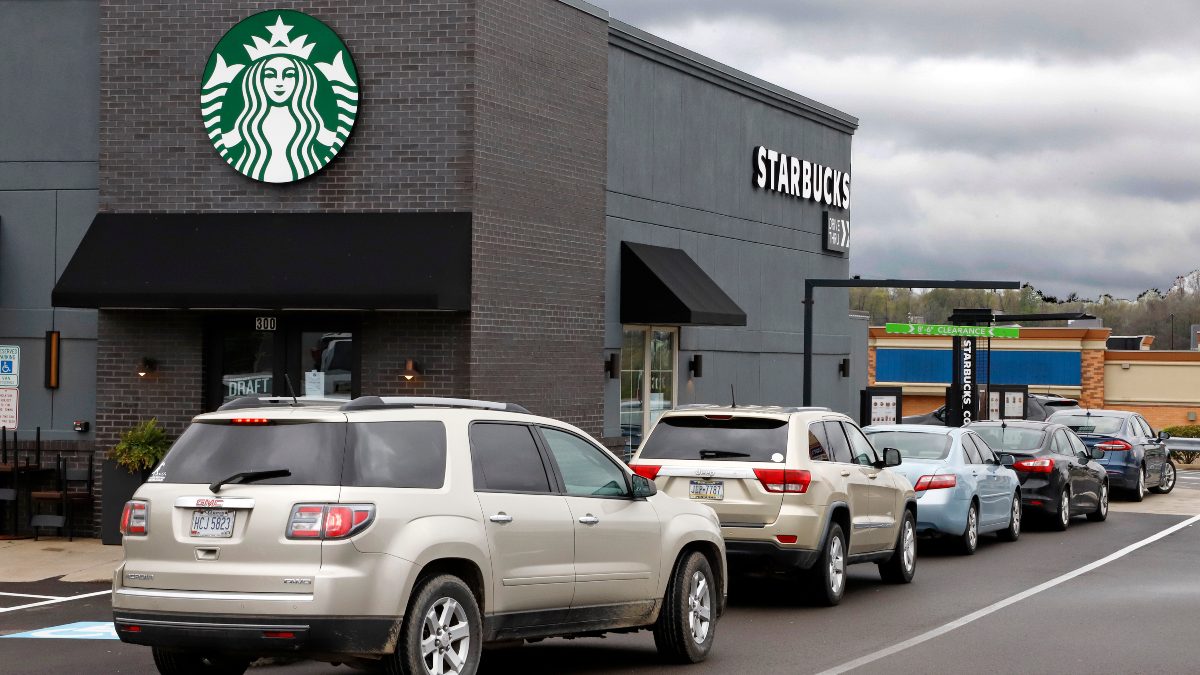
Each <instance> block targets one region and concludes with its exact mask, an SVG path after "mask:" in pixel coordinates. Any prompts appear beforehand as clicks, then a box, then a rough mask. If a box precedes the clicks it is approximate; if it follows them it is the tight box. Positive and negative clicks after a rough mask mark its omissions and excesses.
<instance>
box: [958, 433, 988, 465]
mask: <svg viewBox="0 0 1200 675" xmlns="http://www.w3.org/2000/svg"><path fill="white" fill-rule="evenodd" d="M962 446H963V452H964V453H966V455H967V463H968V464H983V458H982V457H980V456H979V448H977V447H975V441H974V440H972V439H971V434H963V437H962Z"/></svg>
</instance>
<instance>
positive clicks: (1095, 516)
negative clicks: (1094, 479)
mask: <svg viewBox="0 0 1200 675" xmlns="http://www.w3.org/2000/svg"><path fill="white" fill-rule="evenodd" d="M1087 519H1088V520H1090V521H1092V522H1093V523H1102V522H1104V521H1105V520H1108V483H1101V484H1100V503H1099V504H1097V505H1096V510H1095V511H1092V512H1091V513H1089V514H1087Z"/></svg>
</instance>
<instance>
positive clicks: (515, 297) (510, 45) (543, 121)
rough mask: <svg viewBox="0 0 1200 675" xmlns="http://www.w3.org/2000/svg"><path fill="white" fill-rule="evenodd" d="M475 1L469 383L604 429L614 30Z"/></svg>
mask: <svg viewBox="0 0 1200 675" xmlns="http://www.w3.org/2000/svg"><path fill="white" fill-rule="evenodd" d="M477 6H478V18H477V21H476V31H477V36H476V37H477V41H478V47H477V50H478V52H477V56H476V68H477V69H476V96H477V103H476V106H475V108H476V110H475V112H476V114H475V119H474V130H475V148H476V149H475V176H476V191H475V201H474V208H473V212H474V226H475V231H474V243H473V250H474V269H473V272H474V276H473V293H472V303H471V304H472V310H471V391H472V394H473V395H475V396H478V397H480V398H494V399H499V400H509V401H514V402H517V403H521V404H523V405H525V406H526V407H528V408H529V409H530V410H532V411H533V412H535V413H539V414H543V415H549V416H552V417H557V418H560V419H563V420H566V421H569V422H571V423H574V424H576V425H579V426H580V427H582V428H583V429H585V430H587V431H589V432H592V433H595V434H599V433H600V431H601V421H602V403H603V401H602V390H603V356H602V350H601V345H602V343H603V332H604V318H603V311H604V246H605V225H604V190H605V175H606V170H607V166H606V163H607V155H606V153H607V147H606V142H607V140H606V133H607V105H608V96H607V83H608V56H607V50H608V27H607V24H606V23H605V22H604V21H602V20H600V19H597V18H596V17H593V16H590V15H587V14H585V13H583V12H580V11H578V10H576V9H573V8H571V7H569V6H567V5H565V4H562V3H559V2H556V1H554V0H479V2H478V5H477Z"/></svg>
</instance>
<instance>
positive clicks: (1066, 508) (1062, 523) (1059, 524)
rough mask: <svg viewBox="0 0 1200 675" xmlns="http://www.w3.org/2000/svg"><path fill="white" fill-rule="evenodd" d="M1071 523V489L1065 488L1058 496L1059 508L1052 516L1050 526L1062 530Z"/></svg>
mask: <svg viewBox="0 0 1200 675" xmlns="http://www.w3.org/2000/svg"><path fill="white" fill-rule="evenodd" d="M1070 524H1071V491H1070V490H1069V489H1067V488H1063V491H1062V494H1061V495H1059V496H1058V510H1057V511H1055V512H1054V514H1053V515H1051V516H1050V527H1051V529H1053V530H1056V531H1058V532H1062V531H1063V530H1066V529H1067V526H1069V525H1070Z"/></svg>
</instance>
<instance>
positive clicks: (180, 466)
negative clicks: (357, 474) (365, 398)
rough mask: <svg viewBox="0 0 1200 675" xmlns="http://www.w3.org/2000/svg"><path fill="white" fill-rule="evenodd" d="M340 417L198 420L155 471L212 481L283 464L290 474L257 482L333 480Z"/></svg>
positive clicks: (169, 479)
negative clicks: (279, 420) (271, 421)
mask: <svg viewBox="0 0 1200 675" xmlns="http://www.w3.org/2000/svg"><path fill="white" fill-rule="evenodd" d="M347 426H348V425H347V424H346V423H345V422H310V423H302V424H295V423H289V424H270V425H264V426H258V425H253V426H250V425H237V426H234V425H232V424H224V423H213V422H198V423H196V424H193V425H191V426H189V427H188V428H187V430H186V431H184V432H183V435H181V436H180V437H179V440H177V441H175V445H174V446H172V447H171V451H170V452H168V453H167V456H166V457H165V458H163V461H162V462H161V463H160V464H159V467H158V469H156V470H155V476H156V477H157V476H162V479H161V482H165V483H205V484H208V483H215V482H217V481H219V480H222V479H225V478H228V477H230V476H232V475H234V474H236V473H241V472H243V471H264V470H270V469H287V470H288V471H291V472H292V473H291V475H290V476H285V477H282V478H268V479H266V480H260V481H256V482H257V483H258V484H260V485H339V484H341V478H342V456H343V454H344V453H345V448H346V427H347Z"/></svg>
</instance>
